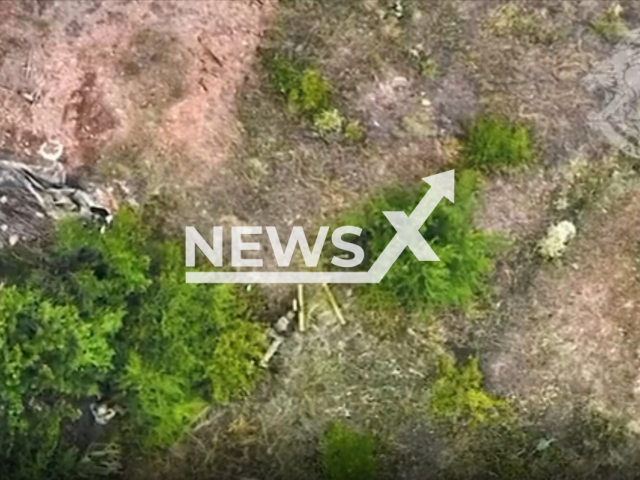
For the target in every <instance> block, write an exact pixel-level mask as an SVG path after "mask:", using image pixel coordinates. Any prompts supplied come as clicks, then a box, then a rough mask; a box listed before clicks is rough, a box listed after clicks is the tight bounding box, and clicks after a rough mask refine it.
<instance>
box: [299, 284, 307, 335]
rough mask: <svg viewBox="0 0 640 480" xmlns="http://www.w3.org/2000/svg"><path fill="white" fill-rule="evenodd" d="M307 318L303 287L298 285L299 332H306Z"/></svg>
mask: <svg viewBox="0 0 640 480" xmlns="http://www.w3.org/2000/svg"><path fill="white" fill-rule="evenodd" d="M305 328H306V326H305V318H304V290H303V287H302V285H298V330H299V331H300V332H304V330H305Z"/></svg>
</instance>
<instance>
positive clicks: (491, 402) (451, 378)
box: [429, 357, 507, 426]
mask: <svg viewBox="0 0 640 480" xmlns="http://www.w3.org/2000/svg"><path fill="white" fill-rule="evenodd" d="M506 407H507V403H506V402H505V401H504V400H500V399H498V398H495V397H493V396H491V395H489V394H488V393H487V392H485V391H484V389H483V388H482V372H480V369H479V368H478V359H477V358H473V359H471V360H470V361H469V362H468V363H467V364H466V365H463V366H456V364H455V363H454V361H453V360H452V359H450V358H448V357H447V358H444V359H443V360H442V362H441V364H440V375H439V377H438V379H437V380H436V381H435V383H434V384H433V386H432V387H431V389H430V396H429V413H430V415H431V416H432V417H433V418H434V419H437V420H445V421H447V422H451V423H452V424H454V425H455V424H458V423H460V422H462V424H463V425H470V426H478V425H481V424H483V423H486V422H487V421H489V420H492V419H494V418H495V417H496V416H497V415H499V414H500V410H503V409H505V408H506Z"/></svg>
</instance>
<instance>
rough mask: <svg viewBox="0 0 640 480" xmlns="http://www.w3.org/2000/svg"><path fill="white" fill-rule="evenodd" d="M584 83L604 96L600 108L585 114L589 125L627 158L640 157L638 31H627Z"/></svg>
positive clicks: (639, 52) (639, 32) (639, 58)
mask: <svg viewBox="0 0 640 480" xmlns="http://www.w3.org/2000/svg"><path fill="white" fill-rule="evenodd" d="M584 82H585V85H586V86H587V88H589V89H590V90H592V91H596V92H600V93H602V94H604V108H603V109H602V110H600V111H599V112H597V113H592V114H591V115H589V122H590V124H591V126H592V127H593V128H595V129H596V130H599V131H600V132H601V133H602V134H603V135H604V136H605V138H606V139H607V140H608V141H609V142H610V143H611V144H612V145H614V146H615V147H617V148H619V149H620V150H622V151H623V152H624V153H626V154H627V155H630V156H632V157H636V158H640V110H639V108H640V29H638V30H634V31H632V32H630V33H629V34H628V35H627V36H626V37H625V39H624V40H622V41H621V42H620V43H619V44H618V45H617V46H616V48H615V50H614V53H613V55H611V56H610V57H609V58H608V59H606V60H604V61H602V62H600V63H599V64H598V65H596V67H595V69H594V70H593V71H592V72H591V73H590V74H589V75H587V76H586V77H585V79H584Z"/></svg>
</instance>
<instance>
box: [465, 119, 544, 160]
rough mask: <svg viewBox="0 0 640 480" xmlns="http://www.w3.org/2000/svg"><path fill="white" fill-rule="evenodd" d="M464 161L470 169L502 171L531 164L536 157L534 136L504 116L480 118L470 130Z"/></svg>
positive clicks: (467, 134) (466, 137) (466, 141)
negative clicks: (532, 138)
mask: <svg viewBox="0 0 640 480" xmlns="http://www.w3.org/2000/svg"><path fill="white" fill-rule="evenodd" d="M462 153H463V158H464V161H465V164H466V165H467V166H469V167H473V168H478V169H480V170H483V171H500V170H504V169H508V168H513V167H518V166H521V165H526V164H528V163H531V162H532V161H533V158H534V151H533V143H532V140H531V133H530V131H529V129H528V128H527V127H524V126H521V125H513V124H511V123H509V121H508V120H506V119H504V118H501V117H491V116H484V115H481V116H479V117H477V118H476V119H475V120H474V122H473V123H472V124H471V125H470V126H469V128H468V129H467V133H466V136H465V138H464V142H463V149H462Z"/></svg>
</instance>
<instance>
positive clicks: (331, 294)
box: [322, 283, 347, 325]
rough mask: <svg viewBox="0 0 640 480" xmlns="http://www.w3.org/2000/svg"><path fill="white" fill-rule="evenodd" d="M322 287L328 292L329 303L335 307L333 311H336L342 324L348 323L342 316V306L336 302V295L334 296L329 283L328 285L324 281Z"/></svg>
mask: <svg viewBox="0 0 640 480" xmlns="http://www.w3.org/2000/svg"><path fill="white" fill-rule="evenodd" d="M322 288H323V289H324V291H325V292H326V293H327V297H328V298H329V303H330V304H331V308H333V313H335V315H336V317H337V318H338V321H339V322H340V325H346V324H347V322H346V321H345V319H344V317H343V316H342V310H340V307H339V306H338V302H336V297H334V296H333V293H331V289H330V288H329V285H327V284H326V283H323V284H322Z"/></svg>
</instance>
